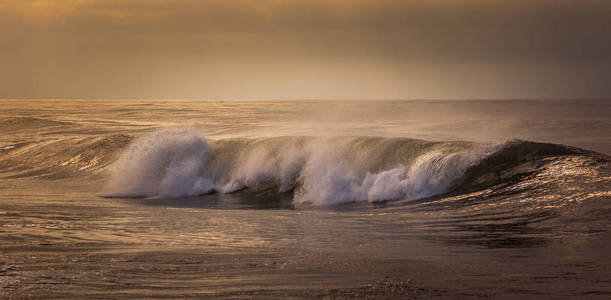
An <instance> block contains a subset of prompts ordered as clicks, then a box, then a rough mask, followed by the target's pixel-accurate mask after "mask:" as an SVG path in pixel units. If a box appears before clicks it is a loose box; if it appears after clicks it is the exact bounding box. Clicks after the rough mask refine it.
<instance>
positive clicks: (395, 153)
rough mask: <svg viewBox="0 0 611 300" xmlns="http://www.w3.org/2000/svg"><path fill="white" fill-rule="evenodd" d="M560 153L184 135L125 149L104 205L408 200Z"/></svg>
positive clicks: (524, 146) (561, 149)
mask: <svg viewBox="0 0 611 300" xmlns="http://www.w3.org/2000/svg"><path fill="white" fill-rule="evenodd" d="M583 153H585V151H582V150H579V149H576V148H570V147H565V146H561V145H551V144H539V143H532V142H522V141H512V142H507V143H505V144H502V145H481V144H475V143H468V142H448V143H440V142H426V141H421V140H413V139H406V138H376V137H345V138H309V137H276V138H267V139H253V140H251V139H226V140H219V141H216V142H209V141H207V140H206V139H205V138H204V137H202V136H200V135H199V134H198V133H197V132H195V131H193V130H188V129H166V130H162V131H159V132H156V133H153V134H151V135H149V136H146V137H142V138H140V139H137V140H136V141H134V142H133V143H132V144H131V145H130V146H129V147H128V148H127V149H126V150H125V152H124V153H123V155H122V156H121V158H120V159H119V160H118V161H117V163H116V164H115V167H114V173H113V176H112V179H111V182H110V184H109V188H108V193H107V195H106V196H108V197H180V196H194V195H202V194H207V193H213V192H219V193H232V192H236V191H240V190H242V189H253V190H257V189H266V188H269V187H270V186H272V187H274V189H276V190H277V191H278V192H292V193H293V198H294V201H295V202H297V203H304V202H305V203H311V204H315V205H332V204H339V203H346V202H355V201H369V202H377V201H386V200H396V199H403V200H415V199H421V198H424V197H430V196H434V195H438V194H442V193H447V192H450V191H453V190H456V189H458V188H461V189H475V188H482V187H484V186H486V185H491V184H496V183H498V181H502V180H504V179H506V178H505V177H503V176H502V175H499V174H500V173H499V172H500V171H501V170H502V169H504V168H505V169H509V168H513V167H515V166H517V165H519V164H522V163H524V162H526V161H530V160H536V159H539V158H541V157H545V156H551V155H569V154H583Z"/></svg>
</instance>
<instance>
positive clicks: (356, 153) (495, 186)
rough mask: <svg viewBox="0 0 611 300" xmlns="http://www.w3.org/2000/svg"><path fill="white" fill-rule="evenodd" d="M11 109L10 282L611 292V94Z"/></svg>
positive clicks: (240, 292)
mask: <svg viewBox="0 0 611 300" xmlns="http://www.w3.org/2000/svg"><path fill="white" fill-rule="evenodd" d="M0 105H1V107H2V109H1V110H0V204H1V206H0V230H1V232H2V235H1V236H0V251H1V253H2V258H3V260H2V262H1V265H0V296H2V297H4V296H6V297H9V298H10V297H22V296H24V297H25V296H28V295H29V297H34V298H46V297H49V296H51V297H71V296H73V297H90V296H100V295H104V296H105V297H112V298H114V297H120V298H130V297H142V296H144V297H168V298H175V297H191V298H198V297H218V298H235V297H238V298H240V297H252V296H253V295H254V296H255V298H257V297H260V298H269V297H271V298H277V297H292V298H312V297H330V298H337V297H340V298H341V297H348V298H350V297H353V298H360V297H361V296H362V297H373V298H375V297H378V298H410V297H423V298H435V297H440V298H463V299H471V298H481V297H495V298H507V299H512V298H516V297H520V298H523V297H526V298H534V297H536V298H549V299H556V298H558V297H561V298H562V297H566V298H580V297H583V296H585V295H587V296H589V297H591V298H601V299H604V298H606V297H608V296H609V295H611V284H609V283H610V282H611V277H610V275H609V273H608V268H609V267H610V266H611V256H609V253H611V251H610V250H611V249H609V245H611V243H610V241H611V236H610V234H609V229H611V222H609V220H610V218H611V165H610V160H611V159H610V157H609V154H611V135H610V133H611V118H610V117H609V116H610V115H611V101H607V100H503V101H492V100H463V101H441V100H440V101H424V100H422V101H399V100H393V101H264V100H258V101H203V100H202V101H197V100H0ZM151 287H154V288H151ZM144 291H146V293H149V294H145V295H143V294H141V293H143V292H144Z"/></svg>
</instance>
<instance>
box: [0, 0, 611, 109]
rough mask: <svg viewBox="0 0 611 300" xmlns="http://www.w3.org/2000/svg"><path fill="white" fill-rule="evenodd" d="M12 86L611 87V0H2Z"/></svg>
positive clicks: (209, 95)
mask: <svg viewBox="0 0 611 300" xmlns="http://www.w3.org/2000/svg"><path fill="white" fill-rule="evenodd" d="M0 68H1V69H0V98H198V99H220V98H222V99H244V98H256V99H267V98H278V99H303V98H322V99H336V98H339V99H388V98H393V99H397V98H401V99H415V98H416V99H420V98H448V99H454V98H611V1H609V0H570V1H568V0H460V1H457V0H426V1H425V0H422V1H410V0H403V1H394V0H293V1H282V0H209V1H205V0H202V1H198V0H0Z"/></svg>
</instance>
